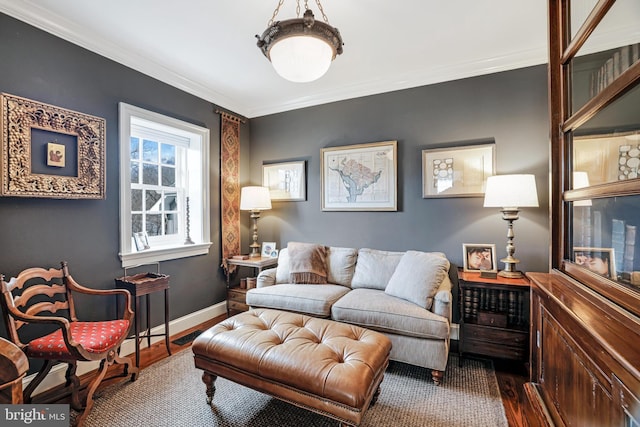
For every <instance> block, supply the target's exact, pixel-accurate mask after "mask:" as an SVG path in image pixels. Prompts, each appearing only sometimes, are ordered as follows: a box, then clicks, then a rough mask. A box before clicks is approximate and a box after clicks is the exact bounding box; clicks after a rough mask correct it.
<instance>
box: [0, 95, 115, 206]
mask: <svg viewBox="0 0 640 427" xmlns="http://www.w3.org/2000/svg"><path fill="white" fill-rule="evenodd" d="M0 102H1V106H0V109H1V116H0V129H1V130H2V145H1V147H0V159H1V161H0V195H2V196H17V197H47V198H55V199H104V198H105V197H106V193H105V182H106V165H105V133H106V121H105V120H104V119H103V118H100V117H95V116H91V115H88V114H84V113H79V112H77V111H72V110H67V109H64V108H60V107H56V106H53V105H49V104H45V103H42V102H38V101H33V100H30V99H27V98H22V97H18V96H15V95H9V94H6V93H2V94H0ZM52 150H53V155H51V154H52V153H51V151H52Z"/></svg>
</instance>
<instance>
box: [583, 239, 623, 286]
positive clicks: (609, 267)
mask: <svg viewBox="0 0 640 427" xmlns="http://www.w3.org/2000/svg"><path fill="white" fill-rule="evenodd" d="M573 261H574V262H575V263H576V264H578V265H580V266H582V267H584V268H587V269H589V270H591V271H593V272H594V273H596V274H599V275H601V276H604V277H608V278H610V279H612V280H616V279H617V273H616V255H615V251H614V250H613V248H589V247H579V246H576V247H574V248H573Z"/></svg>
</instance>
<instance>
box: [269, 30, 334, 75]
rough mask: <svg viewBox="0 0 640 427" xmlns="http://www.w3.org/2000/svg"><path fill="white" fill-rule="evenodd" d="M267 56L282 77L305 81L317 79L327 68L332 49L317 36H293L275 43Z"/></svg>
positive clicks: (329, 63) (331, 57) (331, 56)
mask: <svg viewBox="0 0 640 427" xmlns="http://www.w3.org/2000/svg"><path fill="white" fill-rule="evenodd" d="M269 58H270V59H271V63H272V64H273V68H274V69H275V70H276V72H277V73H278V74H279V75H280V76H281V77H282V78H285V79H287V80H289V81H292V82H296V83H306V82H311V81H313V80H317V79H319V78H320V77H322V76H323V75H324V74H325V73H326V72H327V70H329V67H330V66H331V61H333V49H332V48H331V46H330V45H329V44H328V43H327V42H326V41H324V40H322V39H319V38H317V37H313V36H293V37H286V38H283V39H282V40H279V41H278V42H277V43H275V44H274V45H273V46H272V47H271V49H270V50H269Z"/></svg>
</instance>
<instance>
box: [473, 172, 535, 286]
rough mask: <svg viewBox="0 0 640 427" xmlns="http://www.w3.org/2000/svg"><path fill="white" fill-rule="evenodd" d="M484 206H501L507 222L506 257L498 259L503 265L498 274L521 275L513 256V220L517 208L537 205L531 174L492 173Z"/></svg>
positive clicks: (515, 216) (517, 261)
mask: <svg viewBox="0 0 640 427" xmlns="http://www.w3.org/2000/svg"><path fill="white" fill-rule="evenodd" d="M484 207H485V208H495V207H498V208H502V211H501V212H502V219H504V220H505V221H507V222H508V224H509V225H508V230H507V257H506V258H503V259H501V260H500V262H503V263H504V265H505V268H504V270H502V271H500V272H499V273H498V275H499V276H502V277H507V278H519V277H522V273H521V272H519V271H517V270H516V264H517V263H519V262H520V260H518V259H516V258H514V257H513V254H514V253H515V252H516V247H515V245H514V244H513V237H514V234H513V221H515V220H517V219H518V212H519V208H524V207H538V192H537V190H536V180H535V176H533V175H524V174H523V175H494V176H490V177H489V178H488V179H487V188H486V191H485V194H484Z"/></svg>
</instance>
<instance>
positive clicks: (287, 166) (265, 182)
mask: <svg viewBox="0 0 640 427" xmlns="http://www.w3.org/2000/svg"><path fill="white" fill-rule="evenodd" d="M306 179H307V178H306V161H305V160H301V161H293V162H281V163H269V164H263V165H262V186H263V187H267V188H268V189H269V195H270V196H271V201H276V202H277V201H283V202H300V201H305V200H307V190H306V187H307V181H306Z"/></svg>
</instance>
